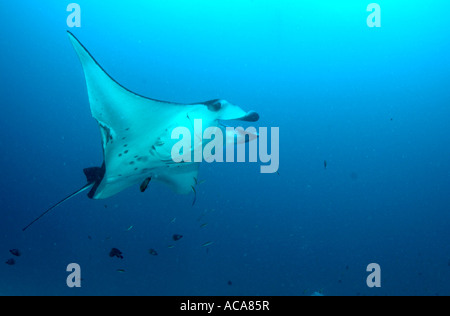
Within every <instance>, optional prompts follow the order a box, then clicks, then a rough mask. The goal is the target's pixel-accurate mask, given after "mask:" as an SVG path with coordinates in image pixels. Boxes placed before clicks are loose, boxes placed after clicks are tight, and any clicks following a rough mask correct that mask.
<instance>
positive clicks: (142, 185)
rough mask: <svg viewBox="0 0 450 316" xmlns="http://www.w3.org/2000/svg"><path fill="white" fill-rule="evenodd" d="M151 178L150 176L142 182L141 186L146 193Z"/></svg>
mask: <svg viewBox="0 0 450 316" xmlns="http://www.w3.org/2000/svg"><path fill="white" fill-rule="evenodd" d="M151 180H152V178H151V177H150V178H147V179H145V180H144V182H142V184H141V187H140V189H141V192H142V193H144V192H145V190H147V187H148V184H149V183H150V181H151Z"/></svg>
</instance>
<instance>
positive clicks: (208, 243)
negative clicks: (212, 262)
mask: <svg viewBox="0 0 450 316" xmlns="http://www.w3.org/2000/svg"><path fill="white" fill-rule="evenodd" d="M212 244H214V241H208V242H205V243H204V244H203V245H202V247H208V246H211V245H212Z"/></svg>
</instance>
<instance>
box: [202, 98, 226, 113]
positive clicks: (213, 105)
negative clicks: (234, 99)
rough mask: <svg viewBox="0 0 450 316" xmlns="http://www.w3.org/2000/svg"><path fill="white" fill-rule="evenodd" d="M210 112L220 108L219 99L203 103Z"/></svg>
mask: <svg viewBox="0 0 450 316" xmlns="http://www.w3.org/2000/svg"><path fill="white" fill-rule="evenodd" d="M203 104H204V105H206V106H207V107H208V110H210V111H211V112H218V111H219V110H220V109H221V108H222V102H221V100H211V101H207V102H205V103H203Z"/></svg>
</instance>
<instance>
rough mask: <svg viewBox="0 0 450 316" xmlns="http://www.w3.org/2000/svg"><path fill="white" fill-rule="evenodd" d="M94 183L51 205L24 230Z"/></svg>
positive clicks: (25, 228)
mask: <svg viewBox="0 0 450 316" xmlns="http://www.w3.org/2000/svg"><path fill="white" fill-rule="evenodd" d="M93 185H94V184H93V183H88V184H86V185H85V186H84V187H82V188H81V189H79V190H78V191H76V192H74V193H72V194H71V195H69V196H67V197H65V198H64V199H62V200H61V201H59V202H58V203H56V204H55V205H53V206H52V207H50V208H49V209H48V210H46V211H45V212H44V213H42V214H41V215H39V216H38V217H37V218H36V219H34V220H33V221H32V222H31V223H30V224H28V225H27V226H25V227H24V228H23V229H22V231H25V230H27V229H28V227H30V226H31V225H33V224H34V223H36V222H37V221H38V220H40V219H41V218H42V217H43V216H44V215H45V214H47V213H49V212H50V211H51V210H53V209H54V208H56V207H57V206H59V205H61V204H63V203H64V202H65V201H67V200H70V199H71V198H73V197H74V196H76V195H78V194H80V193H82V192H84V191H86V190H88V189H90V188H91V187H92V186H93Z"/></svg>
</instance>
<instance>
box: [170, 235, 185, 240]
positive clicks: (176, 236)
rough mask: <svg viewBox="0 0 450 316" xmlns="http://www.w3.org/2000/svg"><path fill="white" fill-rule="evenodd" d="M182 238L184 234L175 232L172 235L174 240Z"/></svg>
mask: <svg viewBox="0 0 450 316" xmlns="http://www.w3.org/2000/svg"><path fill="white" fill-rule="evenodd" d="M181 238H183V235H178V234H175V235H173V236H172V239H173V240H174V241H178V240H180V239H181Z"/></svg>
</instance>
